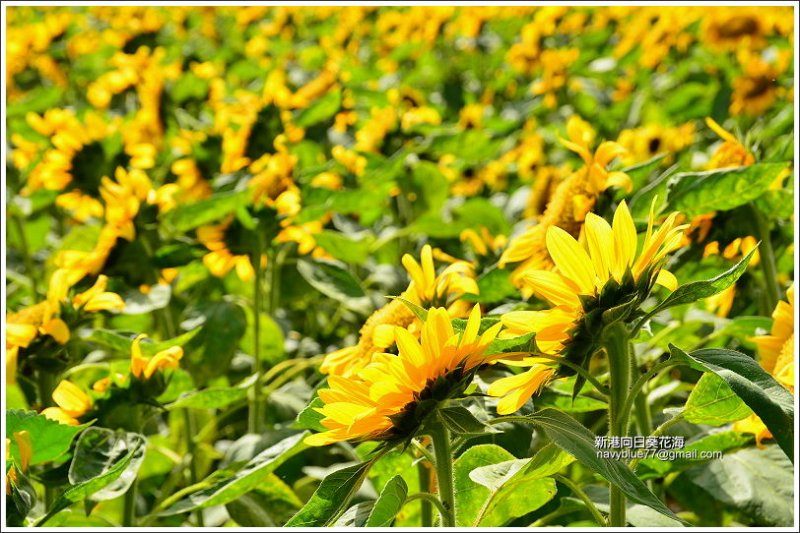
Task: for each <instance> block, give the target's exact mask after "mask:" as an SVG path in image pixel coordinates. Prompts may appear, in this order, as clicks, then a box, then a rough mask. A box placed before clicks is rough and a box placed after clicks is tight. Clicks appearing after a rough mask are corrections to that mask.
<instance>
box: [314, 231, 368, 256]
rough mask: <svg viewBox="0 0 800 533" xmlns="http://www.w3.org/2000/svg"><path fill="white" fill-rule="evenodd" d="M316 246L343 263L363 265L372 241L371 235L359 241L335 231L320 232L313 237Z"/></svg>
mask: <svg viewBox="0 0 800 533" xmlns="http://www.w3.org/2000/svg"><path fill="white" fill-rule="evenodd" d="M314 239H315V240H316V241H317V246H319V247H320V248H322V249H323V250H325V251H326V252H328V253H329V254H331V255H332V256H333V257H335V258H336V259H339V260H340V261H344V262H345V263H356V264H361V263H364V262H365V261H366V260H367V258H368V257H369V253H370V246H371V245H372V242H373V241H374V239H373V238H372V236H371V235H369V236H368V237H366V238H365V237H362V238H361V239H359V240H355V239H352V238H350V237H348V236H346V235H343V234H341V233H339V232H337V231H331V230H327V229H326V230H322V232H321V233H317V234H316V235H314Z"/></svg>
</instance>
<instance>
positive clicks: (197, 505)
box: [160, 432, 308, 516]
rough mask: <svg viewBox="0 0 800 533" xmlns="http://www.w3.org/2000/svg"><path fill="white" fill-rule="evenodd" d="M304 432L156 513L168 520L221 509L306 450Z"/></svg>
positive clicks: (305, 433) (306, 433)
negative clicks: (219, 507)
mask: <svg viewBox="0 0 800 533" xmlns="http://www.w3.org/2000/svg"><path fill="white" fill-rule="evenodd" d="M306 436H308V432H303V433H298V434H296V435H292V436H291V437H288V438H286V439H283V440H282V441H280V442H278V443H277V444H275V445H273V446H270V447H269V448H267V449H266V450H264V451H263V452H261V453H259V454H258V455H256V456H255V457H253V458H252V459H251V460H250V461H249V462H248V463H247V464H245V465H244V466H243V467H242V468H240V469H239V470H238V471H237V472H236V473H235V474H233V475H232V476H230V477H226V478H225V479H222V480H219V481H217V482H215V483H214V484H213V485H212V486H210V487H208V488H206V489H202V490H200V491H198V492H195V493H193V494H191V495H190V496H188V497H187V498H186V499H183V500H181V501H179V502H177V503H176V504H174V505H172V506H171V507H169V508H168V509H167V510H166V511H164V512H162V513H160V516H169V515H174V514H180V513H187V512H190V511H193V510H195V509H204V508H206V507H213V506H215V505H223V504H226V503H228V502H231V501H233V500H235V499H237V498H239V497H240V496H241V495H242V494H246V493H248V492H250V491H251V490H253V489H255V488H257V487H259V486H260V485H261V484H262V483H263V482H264V480H265V478H266V477H267V476H269V474H271V473H272V472H274V471H275V469H276V468H278V467H279V466H280V465H282V464H283V463H284V462H286V460H287V459H289V458H290V457H293V456H295V455H297V454H298V453H300V452H301V451H303V450H305V449H306V448H307V447H308V446H307V445H306V444H305V443H303V439H304V438H305V437H306Z"/></svg>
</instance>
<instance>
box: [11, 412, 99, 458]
mask: <svg viewBox="0 0 800 533" xmlns="http://www.w3.org/2000/svg"><path fill="white" fill-rule="evenodd" d="M88 425H89V424H83V425H81V426H67V425H65V424H59V423H58V422H55V421H53V420H50V419H49V418H47V417H46V416H44V415H40V414H37V413H36V412H35V411H23V410H21V409H8V410H6V435H7V436H8V438H9V439H10V440H11V455H12V456H13V457H14V461H15V462H16V463H17V464H20V455H19V447H18V446H17V441H16V440H15V439H14V433H17V432H19V431H27V432H28V434H29V435H30V442H31V447H32V452H33V453H32V455H31V458H30V464H31V465H38V464H40V463H47V462H50V461H54V460H56V459H58V458H59V457H61V456H62V455H63V454H64V453H66V451H67V450H68V449H69V446H70V444H72V439H73V438H75V435H76V434H78V433H80V432H81V431H83V430H84V429H85V428H86V427H87V426H88Z"/></svg>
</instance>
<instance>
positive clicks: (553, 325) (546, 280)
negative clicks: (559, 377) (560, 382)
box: [488, 201, 688, 414]
mask: <svg viewBox="0 0 800 533" xmlns="http://www.w3.org/2000/svg"><path fill="white" fill-rule="evenodd" d="M654 217H655V215H654V213H653V211H652V210H651V212H650V218H649V221H648V226H647V233H646V234H645V237H644V244H643V246H642V248H641V252H639V253H638V254H637V251H638V250H639V249H638V237H637V234H636V226H635V225H634V222H633V218H632V217H631V214H630V211H628V207H627V205H626V204H625V202H624V201H623V202H622V203H620V205H619V207H618V208H617V210H616V212H615V213H614V220H613V223H612V224H611V225H609V223H608V222H606V221H605V220H604V219H603V218H601V217H599V216H597V215H595V214H594V213H588V214H587V215H586V221H585V225H584V229H583V237H584V238H583V239H581V242H579V241H577V240H575V239H574V238H573V237H572V236H571V235H569V234H568V233H567V232H566V231H564V230H563V229H561V228H559V227H557V226H552V227H550V228H548V230H547V236H546V243H547V250H548V252H549V254H550V258H551V259H552V261H553V263H554V264H555V267H556V268H555V270H554V271H553V270H529V271H527V272H526V273H525V276H524V282H525V284H526V285H527V286H528V287H529V288H530V290H531V291H532V292H533V293H534V294H535V295H536V296H538V297H540V298H542V299H543V300H546V301H547V302H549V303H550V304H551V305H552V308H551V309H549V310H544V311H517V312H511V313H507V314H505V315H504V316H503V318H502V322H503V323H504V324H505V325H506V326H507V328H508V329H507V330H506V332H505V334H506V335H508V336H518V335H524V334H527V333H531V332H533V333H535V334H536V343H537V345H538V348H539V350H541V352H542V353H544V354H548V355H557V354H559V353H560V354H561V356H563V357H566V358H567V359H568V360H571V361H572V362H574V363H576V364H580V365H582V364H584V363H585V361H586V360H587V358H588V357H589V356H590V355H591V354H592V353H593V352H594V351H596V350H597V349H598V348H599V345H598V341H599V338H600V335H601V334H602V329H603V327H604V326H605V323H606V320H608V317H607V316H604V312H605V311H607V310H609V309H612V308H617V310H621V309H622V308H625V309H624V311H625V314H624V315H623V316H619V315H617V316H616V317H615V318H620V319H625V318H627V317H628V316H630V314H631V313H633V312H634V311H635V310H636V309H637V308H638V306H639V305H640V304H641V303H642V301H644V299H645V298H646V297H647V295H648V294H649V293H650V291H651V289H652V288H653V285H654V284H656V283H657V284H659V285H662V286H664V287H666V288H667V289H669V290H674V289H675V288H676V286H677V281H676V279H675V277H674V276H673V275H672V274H671V273H670V272H668V271H667V270H665V269H663V268H662V265H663V262H664V259H665V258H666V256H667V254H668V253H670V252H671V251H673V250H675V249H676V248H678V247H679V246H680V244H681V239H682V237H683V231H684V230H685V229H686V228H687V227H688V225H686V224H682V225H679V224H678V223H677V218H678V213H672V214H670V215H669V216H668V217H667V219H666V220H665V221H664V222H663V223H662V224H661V227H660V228H658V230H657V231H654ZM582 243H583V244H582ZM509 364H511V365H516V366H523V367H528V370H527V371H525V372H524V373H522V374H518V375H515V376H511V377H507V378H502V379H500V380H498V381H496V382H494V383H493V384H492V385H491V386H490V387H489V390H488V393H489V395H491V396H501V397H502V399H501V400H500V401H499V403H498V412H499V413H500V414H508V413H513V412H514V411H516V410H518V409H519V408H520V407H521V406H522V405H523V404H524V403H525V402H526V401H527V399H528V398H530V397H531V396H532V395H533V394H535V393H536V392H537V391H538V390H539V389H540V388H541V387H542V386H543V385H544V384H545V383H546V381H547V380H549V379H550V378H551V377H553V375H554V374H555V373H556V369H555V368H554V364H553V362H552V361H550V360H545V359H543V358H541V357H539V358H537V357H535V356H532V357H525V358H523V359H522V360H521V361H509Z"/></svg>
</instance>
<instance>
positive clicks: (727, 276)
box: [645, 248, 756, 319]
mask: <svg viewBox="0 0 800 533" xmlns="http://www.w3.org/2000/svg"><path fill="white" fill-rule="evenodd" d="M755 251H756V248H753V249H752V250H750V253H748V254H747V255H746V256H745V257H743V258H742V260H741V261H739V262H738V263H736V264H735V265H733V266H732V267H731V268H730V269H728V270H726V271H725V272H723V273H721V274H719V275H718V276H716V277H714V278H711V279H707V280H702V281H693V282H691V283H687V284H685V285H681V286H680V287H678V288H677V289H675V290H674V291H673V292H672V294H670V295H669V296H667V297H666V298H665V299H664V300H663V301H662V302H661V303H659V304H658V305H657V306H655V308H654V309H653V310H651V311H650V312H649V313H647V316H646V317H645V319H647V318H649V317H651V316H653V315H654V314H656V313H657V312H658V311H661V310H663V309H667V308H669V307H675V306H676V305H683V304H688V303H692V302H696V301H698V300H702V299H704V298H708V297H710V296H714V295H715V294H719V293H720V292H722V291H724V290H725V289H727V288H728V287H730V286H731V285H733V284H734V283H736V280H737V279H739V277H741V275H742V274H744V271H745V269H747V265H748V263H749V262H750V257H751V256H752V255H753V253H754V252H755Z"/></svg>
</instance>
